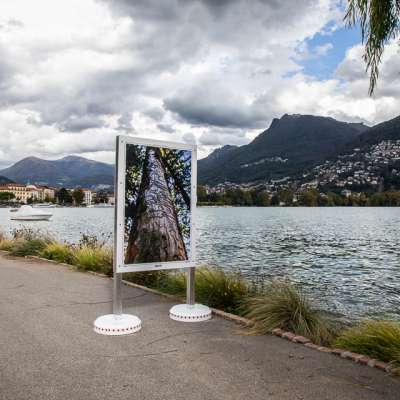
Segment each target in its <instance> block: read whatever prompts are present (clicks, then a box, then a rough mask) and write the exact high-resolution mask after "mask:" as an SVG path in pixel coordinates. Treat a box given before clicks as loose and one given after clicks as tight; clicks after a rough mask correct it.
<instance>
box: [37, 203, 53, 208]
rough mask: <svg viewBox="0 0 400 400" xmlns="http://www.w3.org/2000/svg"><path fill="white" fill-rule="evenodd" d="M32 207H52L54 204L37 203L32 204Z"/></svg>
mask: <svg viewBox="0 0 400 400" xmlns="http://www.w3.org/2000/svg"><path fill="white" fill-rule="evenodd" d="M32 207H33V208H54V207H55V205H54V204H52V203H37V204H34V205H33V206H32Z"/></svg>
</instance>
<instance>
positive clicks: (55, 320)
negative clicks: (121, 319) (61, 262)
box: [0, 255, 400, 400]
mask: <svg viewBox="0 0 400 400" xmlns="http://www.w3.org/2000/svg"><path fill="white" fill-rule="evenodd" d="M111 287H112V282H111V280H110V279H106V278H101V277H96V276H93V275H90V274H84V273H79V272H75V271H72V270H70V269H68V268H67V267H62V266H57V265H54V264H51V263H47V262H40V261H33V260H28V259H12V258H10V257H8V256H4V255H0V399H1V400H25V399H26V400H28V399H29V400H42V399H46V400H47V399H57V400H58V399H60V400H61V399H62V400H75V399H85V400H89V399H97V400H101V399H107V400H110V399H113V400H114V399H115V400H118V399H140V400H147V399H149V400H150V399H151V400H156V399H157V400H161V399H162V400H169V399H173V400H179V399H185V400H195V399H196V400H200V399H202V400H204V399H206V400H208V399H210V400H211V399H218V400H221V399H246V400H253V399H260V400H261V399H262V400H267V399H279V400H286V399H290V400H293V399H304V400H314V399H315V400H324V399H332V400H333V399H335V400H352V399H354V400H361V399H363V400H375V399H376V400H378V399H379V400H383V399H385V400H391V399H393V400H394V399H396V400H398V399H399V398H400V394H399V393H400V379H399V378H395V377H392V376H390V375H388V374H386V373H384V372H381V371H379V370H377V369H373V368H368V367H365V366H361V365H358V364H355V363H353V362H350V361H346V360H343V359H340V358H339V357H335V356H333V355H331V354H325V353H321V352H318V351H315V350H313V349H309V348H307V347H304V346H301V345H297V344H294V343H291V342H289V341H286V340H283V339H280V338H277V337H274V336H270V335H267V336H245V335H241V334H240V333H239V330H240V328H239V327H238V326H237V325H235V324H234V323H232V322H229V321H225V320H223V319H220V318H218V317H214V318H213V319H212V320H211V321H208V322H203V323H198V324H185V323H179V322H174V321H172V320H170V319H169V318H168V310H169V308H170V307H171V304H172V303H171V302H170V300H168V299H166V298H164V297H161V296H157V295H154V294H151V293H147V292H143V291H141V290H140V289H136V288H132V287H126V286H125V287H124V312H128V313H134V314H136V315H137V316H139V317H140V318H141V319H142V324H143V329H142V331H141V332H139V333H137V334H135V335H131V336H125V337H107V336H102V335H97V334H96V333H94V332H93V330H92V324H93V321H94V319H95V318H96V317H97V316H99V315H102V314H105V313H108V312H109V311H110V309H111Z"/></svg>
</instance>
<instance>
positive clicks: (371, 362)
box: [272, 328, 398, 373]
mask: <svg viewBox="0 0 400 400" xmlns="http://www.w3.org/2000/svg"><path fill="white" fill-rule="evenodd" d="M272 334H273V335H275V336H278V337H281V338H283V339H286V340H289V341H291V342H294V343H300V344H303V345H304V346H305V347H308V348H310V349H314V350H318V351H321V352H323V353H330V354H333V355H336V356H339V357H341V358H343V359H346V360H351V361H353V362H355V363H357V364H361V365H367V366H368V367H371V368H377V369H380V370H382V371H385V372H389V373H396V372H398V369H397V368H395V367H394V366H393V365H392V364H390V363H386V362H383V361H379V360H375V359H373V358H370V357H368V356H365V355H363V354H358V353H353V352H351V351H348V350H343V349H331V348H329V347H325V346H319V345H316V344H314V343H312V342H311V340H309V339H308V338H306V337H303V336H296V335H295V334H294V333H292V332H285V331H283V330H282V329H279V328H277V329H274V330H273V331H272Z"/></svg>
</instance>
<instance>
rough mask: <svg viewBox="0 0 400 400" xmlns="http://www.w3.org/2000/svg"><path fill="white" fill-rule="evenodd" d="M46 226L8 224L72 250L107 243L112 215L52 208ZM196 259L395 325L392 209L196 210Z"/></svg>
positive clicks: (0, 221) (3, 219)
mask: <svg viewBox="0 0 400 400" xmlns="http://www.w3.org/2000/svg"><path fill="white" fill-rule="evenodd" d="M53 212H54V216H53V219H52V221H50V222H43V221H42V222H30V223H27V222H24V223H21V222H16V221H10V220H9V211H8V210H7V209H0V230H2V231H5V232H7V231H10V230H12V229H14V228H20V227H21V226H25V227H26V226H28V227H33V228H35V229H40V230H42V231H45V232H49V233H50V234H52V235H53V236H55V237H57V238H59V239H63V240H66V241H69V242H72V243H74V242H75V243H76V242H77V241H78V240H79V237H80V236H81V233H87V234H91V235H93V234H95V235H98V236H103V237H104V238H108V237H110V236H111V232H112V229H113V209H100V208H89V209H84V208H81V209H79V208H57V209H53ZM197 214H198V221H197V227H198V247H197V249H198V250H197V252H198V260H199V261H200V262H202V263H206V264H212V265H218V266H221V267H223V268H226V269H230V270H240V271H241V272H242V273H243V274H244V275H246V276H247V277H249V278H252V279H254V278H257V279H259V278H260V277H280V278H289V279H291V280H292V281H294V282H298V283H300V284H301V285H302V286H303V288H304V290H305V292H306V293H307V294H308V295H309V296H311V297H312V298H313V300H314V301H315V302H317V303H318V304H319V305H320V306H321V307H322V308H324V309H328V310H330V311H333V312H338V313H341V314H344V315H348V316H352V317H354V316H358V317H362V316H366V315H369V316H372V315H382V314H383V315H386V316H388V317H395V318H399V319H400V247H399V243H400V208H341V207H336V208H301V207H299V208H277V207H275V208H224V207H215V208H206V207H202V208H199V209H198V211H197Z"/></svg>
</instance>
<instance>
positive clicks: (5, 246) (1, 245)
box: [0, 236, 14, 251]
mask: <svg viewBox="0 0 400 400" xmlns="http://www.w3.org/2000/svg"><path fill="white" fill-rule="evenodd" d="M13 244H14V241H13V240H10V239H7V238H6V237H5V236H2V237H0V250H5V251H10V250H11V248H12V246H13Z"/></svg>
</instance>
